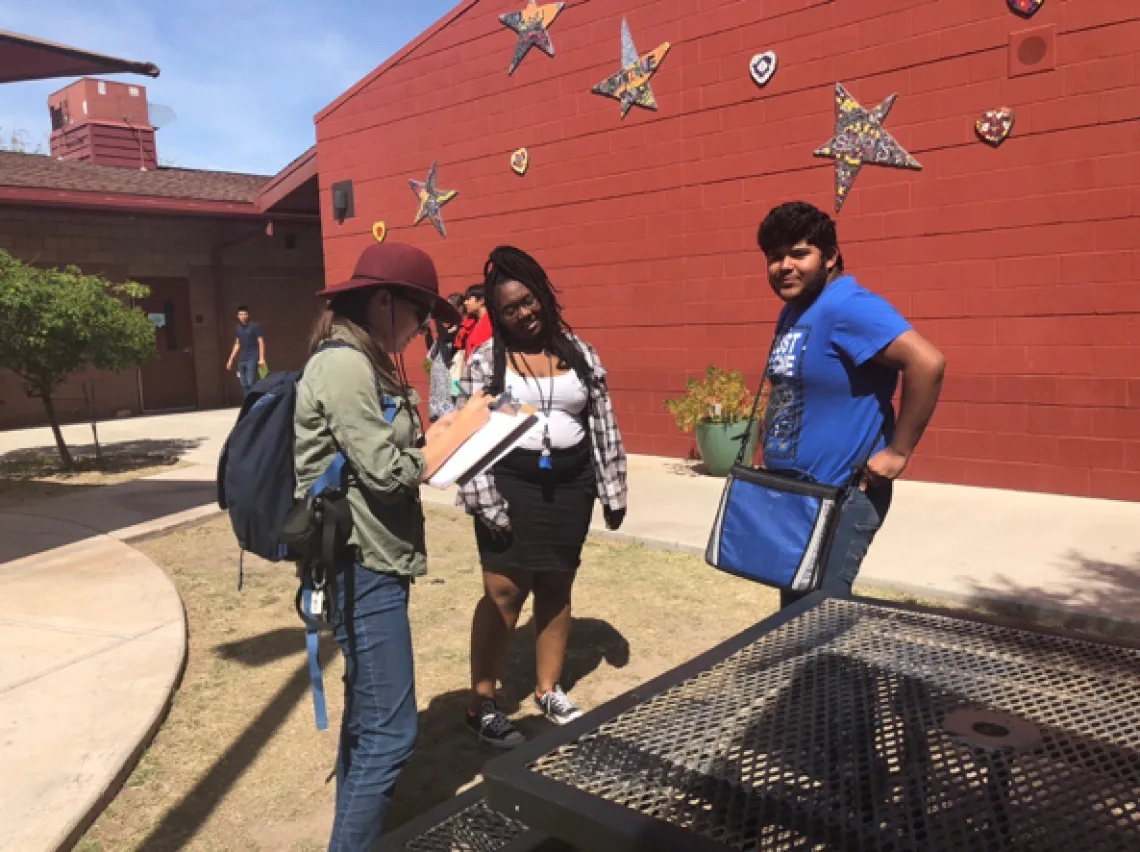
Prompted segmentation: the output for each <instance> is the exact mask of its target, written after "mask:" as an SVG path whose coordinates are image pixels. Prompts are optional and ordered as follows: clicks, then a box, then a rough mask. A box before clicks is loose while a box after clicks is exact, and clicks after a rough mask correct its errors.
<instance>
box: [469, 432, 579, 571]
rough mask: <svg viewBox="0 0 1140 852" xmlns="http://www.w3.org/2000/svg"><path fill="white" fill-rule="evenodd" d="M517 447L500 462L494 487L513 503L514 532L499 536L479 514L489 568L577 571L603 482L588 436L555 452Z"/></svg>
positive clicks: (481, 548)
mask: <svg viewBox="0 0 1140 852" xmlns="http://www.w3.org/2000/svg"><path fill="white" fill-rule="evenodd" d="M541 457H542V454H541V453H540V452H539V451H537V450H515V451H514V452H512V453H511V454H510V455H508V456H506V457H505V458H504V459H503V460H502V461H500V462H499V463H498V464H496V465H495V467H494V469H493V470H492V476H493V477H494V480H495V487H496V488H498V489H499V493H500V494H502V495H503V498H504V499H505V500H506V501H507V503H508V504H510V516H511V534H510V535H509V536H507V537H505V538H496V537H495V536H494V535H492V534H491V531H490V530H489V529H488V528H487V526H486V524H484V523H483V522H482V521H481V520H479V519H478V518H476V520H475V540H476V542H477V543H478V545H479V558H480V559H481V560H482V562H483V568H484V569H486V570H489V571H496V570H499V571H515V570H520V569H522V570H527V571H576V570H577V569H578V566H579V565H580V564H581V562H582V545H583V544H584V543H585V541H586V535H587V534H588V533H589V531H590V519H591V517H592V516H593V513H594V500H595V499H596V497H597V493H598V486H597V481H596V479H595V476H594V464H593V451H592V445H591V443H590V441H589V440H586V441H583V442H582V443H581V444H579V445H578V446H577V447H572V448H570V449H565V450H553V451H552V452H551V462H552V466H551V469H550V470H543V469H542V468H541V467H539V461H540V459H541Z"/></svg>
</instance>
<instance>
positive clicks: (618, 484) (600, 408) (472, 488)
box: [457, 336, 629, 530]
mask: <svg viewBox="0 0 1140 852" xmlns="http://www.w3.org/2000/svg"><path fill="white" fill-rule="evenodd" d="M570 340H571V341H572V342H573V343H575V344H576V345H577V346H578V348H580V349H581V350H582V354H583V355H585V356H586V364H587V366H588V367H589V368H590V372H591V373H592V374H593V376H594V381H593V383H592V386H591V387H590V388H589V392H590V403H589V409H588V415H589V417H588V422H587V426H588V428H589V430H590V435H591V437H592V438H593V453H594V474H595V476H596V478H597V482H598V498H599V499H600V500H601V501H602V505H603V506H604V507H605V508H606V509H608V510H610V511H611V512H620V511H623V510H624V509H625V508H626V503H627V501H628V498H629V486H628V484H627V481H626V459H625V445H624V444H623V443H622V440H621V432H619V431H618V425H617V417H616V416H615V415H614V407H613V402H612V401H611V400H610V392H609V388H608V386H607V385H606V369H605V367H603V366H602V361H601V359H600V358H599V357H598V353H597V351H596V350H595V349H594V347H593V346H591V345H590V344H589V343H587V342H586V341H584V340H582V339H581V338H578V337H575V336H571V337H570ZM494 345H495V343H494V341H493V340H492V341H488V342H487V343H484V344H483V345H482V346H480V347H479V348H478V349H476V350H475V351H474V352H472V353H471V357H470V358H469V359H468V361H467V364H466V365H465V366H464V369H463V378H462V379H461V380H460V382H459V400H458V403H457V405H458V406H459V407H462V406H463V403H465V402H466V401H467V399H468V397H470V396H471V394H473V393H475V391H476V390H478V389H479V388H483V389H487V388H488V387H489V385H490V384H491V376H492V373H493V370H494V366H493V364H494V361H493V357H492V351H493V347H494ZM457 502H458V504H459V505H460V506H462V507H463V508H464V509H466V510H467V513H468V514H469V515H474V516H476V517H478V518H480V519H482V520H483V522H484V523H485V524H487V525H488V526H489V527H491V528H492V529H500V530H506V529H510V526H511V518H510V513H509V509H510V507H509V506H508V504H507V501H506V500H505V499H504V498H503V496H502V495H501V494H500V493H499V490H498V489H497V488H496V487H495V480H494V478H493V476H492V475H491V472H490V471H487V472H485V473H483V474H481V475H479V476H477V477H475V478H474V479H472V480H471V481H470V482H469V483H467V485H465V486H463V487H462V488H460V489H459V499H458V501H457Z"/></svg>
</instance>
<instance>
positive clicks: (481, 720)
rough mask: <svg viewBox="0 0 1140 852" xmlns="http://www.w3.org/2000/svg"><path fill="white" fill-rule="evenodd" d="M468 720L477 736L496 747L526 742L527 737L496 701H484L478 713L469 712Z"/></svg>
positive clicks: (506, 747) (507, 747)
mask: <svg viewBox="0 0 1140 852" xmlns="http://www.w3.org/2000/svg"><path fill="white" fill-rule="evenodd" d="M466 721H467V727H468V728H470V729H471V731H472V733H474V734H475V736H477V737H478V738H479V739H480V740H481V741H482V742H485V743H487V745H490V746H494V747H495V748H501V749H512V748H515V747H516V746H520V745H522V744H523V743H525V742H526V737H524V736H523V735H522V734H521V733H519V729H518V728H516V727H515V726H514V725H513V724H512V723H511V720H510V719H509V718H508V717H507V714H506V713H504V712H503V711H502V710H500V709H499V708H498V707H496V706H495V702H494V701H484V702H483V706H482V707H480V708H479V712H478V713H467V714H466Z"/></svg>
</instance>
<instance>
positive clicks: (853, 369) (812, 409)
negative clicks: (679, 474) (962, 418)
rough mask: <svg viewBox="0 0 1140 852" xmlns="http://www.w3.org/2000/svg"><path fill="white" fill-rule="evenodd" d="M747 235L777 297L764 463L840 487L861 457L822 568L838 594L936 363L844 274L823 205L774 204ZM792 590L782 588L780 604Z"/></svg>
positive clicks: (917, 431)
mask: <svg viewBox="0 0 1140 852" xmlns="http://www.w3.org/2000/svg"><path fill="white" fill-rule="evenodd" d="M758 242H759V243H760V248H761V250H762V251H763V252H764V256H765V258H766V259H767V262H768V282H769V283H770V284H771V285H772V289H773V290H774V291H775V292H776V295H777V296H779V297H780V298H781V299H782V300H783V301H784V303H785V305H784V309H783V310H782V311H781V312H780V318H779V321H778V323H777V326H776V336H775V339H774V343H773V345H772V353H771V356H770V358H769V361H768V370H767V378H768V381H769V382H770V384H771V395H770V397H769V400H768V409H767V412H766V414H765V418H764V442H763V444H764V466H765V467H766V468H768V469H769V470H784V471H792V472H795V473H797V474H800V475H802V476H806V477H809V478H811V479H813V480H815V481H817V482H821V483H824V484H827V485H842V484H844V483H846V482H848V481H850V479H851V477H852V474H853V473H854V472H855V470H856V469H857V468H859V466H860V465H862V464H864V463H865V464H866V468H865V472H864V473H863V475H862V477H861V481H860V487H859V489H858V490H857V491H854V492H853V493H852V495H851V497H850V498H849V500H848V501H847V502H846V503H845V504H844V505H843V507H842V511H841V512H840V519H839V526H838V528H837V530H836V534H835V538H834V540H833V543H832V548H831V555H830V557H829V558H828V561H827V565H826V567H825V568H824V571H823V582H822V588H823V589H825V590H827V591H829V592H832V593H835V594H840V595H844V594H848V593H850V591H851V586H852V584H853V583H854V582H855V576H856V574H858V573H859V566H860V565H861V564H862V562H863V558H864V557H865V556H866V555H867V549H868V548H869V547H870V545H871V541H872V539H874V537H875V533H876V532H878V530H879V527H880V526H881V525H882V523H883V519H884V518H885V517H886V514H887V510H888V509H889V507H890V504H891V493H892V490H893V483H894V480H895V479H897V478H898V477H899V476H900V475H901V474H902V472H903V470H905V469H906V466H907V462H908V461H909V460H910V456H911V453H913V452H914V448H915V447H916V446H917V445H918V441H919V439H920V438H921V437H922V433H923V431H924V430H925V429H926V424H927V423H929V422H930V418H931V415H933V414H934V408H935V406H936V405H937V404H938V395H939V393H940V392H941V390H942V376H943V373H944V372H945V367H946V360H945V358H944V357H943V356H942V353H941V352H939V351H938V349H937V348H936V347H935V346H934V345H933V344H932V343H930V342H929V341H928V340H926V338H924V337H923V336H922V335H920V334H919V333H918V332H917V331H915V330H914V329H913V328H911V326H910V324H909V323H908V322H907V321H906V320H905V319H903V317H902V315H901V314H899V312H898V311H897V310H895V309H894V307H892V306H891V304H890V303H889V302H887V301H886V300H885V299H883V298H882V297H881V296H878V295H876V294H874V293H872V292H870V291H869V290H865V289H863V288H862V287H860V286H859V284H858V282H856V280H855V279H854V278H853V277H852V276H850V275H845V274H844V272H843V255H842V253H841V252H840V251H839V243H838V239H837V237H836V234H835V222H833V221H832V219H831V217H830V216H828V215H827V214H826V213H824V212H823V211H821V210H819V209H818V208H816V207H813V206H812V205H810V204H806V203H804V202H791V203H788V204H783V205H781V206H779V207H777V208H775V209H774V210H772V212H770V213H769V214H768V216H767V218H765V219H764V222H763V223H762V224H761V225H760V232H759V234H758ZM900 373H901V374H902V380H903V381H902V397H901V402H900V405H899V412H898V416H897V417H896V416H895V410H894V406H893V404H892V399H893V397H894V393H895V388H896V387H897V385H898V379H899V374H900ZM799 597H801V596H800V595H796V594H794V593H790V592H787V591H785V592H783V593H782V594H781V603H782V604H783V605H784V606H786V605H788V604H789V603H791V602H793V601H794V600H796V599H797V598H799Z"/></svg>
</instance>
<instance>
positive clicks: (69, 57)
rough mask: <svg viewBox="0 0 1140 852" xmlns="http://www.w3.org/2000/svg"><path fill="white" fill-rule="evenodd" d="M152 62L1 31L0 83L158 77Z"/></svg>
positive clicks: (156, 67) (156, 68)
mask: <svg viewBox="0 0 1140 852" xmlns="http://www.w3.org/2000/svg"><path fill="white" fill-rule="evenodd" d="M158 73H159V72H158V66H157V65H155V64H154V63H153V62H136V61H134V60H131V59H119V58H117V57H114V56H104V55H103V54H101V53H92V52H91V51H89V50H80V49H79V48H78V47H68V46H67V45H65V44H55V43H54V42H50V41H43V40H42V39H38V38H32V37H31V36H26V35H20V34H19V33H11V32H7V31H5V30H0V83H15V82H18V81H20V80H46V79H48V78H51V77H82V76H85V75H88V74H144V75H146V76H147V77H157V76H158Z"/></svg>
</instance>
